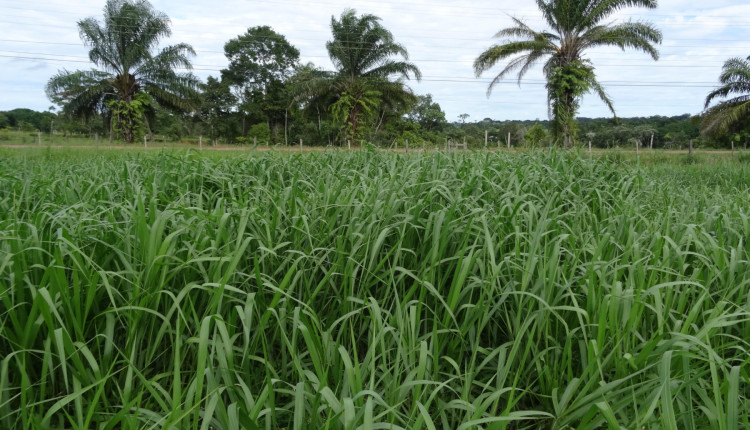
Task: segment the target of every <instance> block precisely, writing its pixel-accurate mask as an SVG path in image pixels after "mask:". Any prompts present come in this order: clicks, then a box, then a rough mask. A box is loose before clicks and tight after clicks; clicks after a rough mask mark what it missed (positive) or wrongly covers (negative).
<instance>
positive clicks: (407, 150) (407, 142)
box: [406, 139, 409, 154]
mask: <svg viewBox="0 0 750 430" xmlns="http://www.w3.org/2000/svg"><path fill="white" fill-rule="evenodd" d="M406 153H407V154H408V153H409V139H406Z"/></svg>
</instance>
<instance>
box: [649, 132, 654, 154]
mask: <svg viewBox="0 0 750 430" xmlns="http://www.w3.org/2000/svg"><path fill="white" fill-rule="evenodd" d="M649 149H651V150H652V151H653V150H654V133H651V147H650V148H649Z"/></svg>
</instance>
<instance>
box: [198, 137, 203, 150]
mask: <svg viewBox="0 0 750 430" xmlns="http://www.w3.org/2000/svg"><path fill="white" fill-rule="evenodd" d="M198 149H200V150H201V151H202V150H203V136H198Z"/></svg>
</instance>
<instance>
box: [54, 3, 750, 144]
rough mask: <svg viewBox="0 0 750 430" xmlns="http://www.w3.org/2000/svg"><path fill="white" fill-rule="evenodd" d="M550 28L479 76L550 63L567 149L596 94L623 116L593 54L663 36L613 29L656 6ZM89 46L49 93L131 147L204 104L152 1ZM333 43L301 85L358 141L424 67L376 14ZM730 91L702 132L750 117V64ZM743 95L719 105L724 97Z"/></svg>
mask: <svg viewBox="0 0 750 430" xmlns="http://www.w3.org/2000/svg"><path fill="white" fill-rule="evenodd" d="M536 3H537V6H538V7H539V9H540V11H541V12H542V15H543V16H544V19H545V21H546V23H547V25H548V26H549V29H548V30H543V31H537V30H535V29H532V28H531V27H530V26H528V25H527V24H526V23H525V22H524V21H522V20H520V19H516V18H512V19H513V25H512V26H511V27H508V28H505V29H503V30H501V31H499V32H498V33H497V34H496V37H498V38H501V39H503V42H502V43H500V44H497V45H494V46H492V47H490V48H489V49H487V50H486V51H484V52H483V53H481V54H480V55H479V57H478V58H477V59H476V61H475V62H474V71H475V73H476V75H477V76H480V75H482V74H483V73H484V72H486V71H488V70H490V69H491V68H493V67H495V66H496V65H498V64H499V63H502V64H504V67H503V69H502V70H501V71H500V72H499V73H498V74H497V75H496V76H495V78H494V79H493V80H492V82H491V83H490V85H489V88H488V93H487V94H488V96H489V94H490V92H491V91H492V89H493V87H494V86H495V84H497V83H498V82H499V81H500V80H501V79H503V78H505V77H507V76H508V75H511V74H514V73H515V74H516V75H517V78H518V81H519V83H520V82H521V80H522V78H523V77H524V75H525V74H526V73H527V72H528V71H529V70H530V69H531V68H532V67H533V66H535V65H537V64H539V63H542V64H543V70H544V75H545V77H546V80H547V94H548V106H549V110H550V116H551V119H552V132H553V137H554V138H555V139H556V140H557V141H558V142H559V143H560V144H563V145H566V146H570V145H572V143H573V141H574V140H575V137H576V130H577V127H576V121H575V117H576V114H577V112H578V108H579V106H580V101H581V98H582V97H583V96H584V95H585V94H587V93H594V94H596V95H597V96H598V97H599V98H600V99H601V100H602V101H603V102H604V103H605V104H606V105H607V107H608V108H609V109H610V110H611V111H612V113H613V114H615V110H614V105H613V102H612V100H611V99H610V98H609V96H608V95H607V93H606V91H605V89H604V88H603V86H602V85H601V84H600V83H599V82H598V81H597V79H596V73H595V68H594V66H593V64H592V63H591V61H589V60H588V59H587V58H586V57H585V53H586V51H587V50H588V49H590V48H596V47H601V46H617V47H620V48H622V49H623V50H624V49H626V48H631V49H636V50H640V51H643V52H645V53H646V54H648V55H649V56H651V57H652V58H653V59H654V60H658V58H659V53H658V51H657V49H656V47H655V45H657V44H659V43H661V41H662V34H661V32H660V31H659V30H658V29H657V28H656V27H655V26H654V25H652V24H651V23H646V22H631V21H629V22H623V23H611V22H607V20H608V19H610V18H611V17H612V15H613V14H614V13H615V12H617V11H619V10H621V9H623V8H625V7H644V8H649V9H654V8H656V7H657V0H536ZM78 27H79V30H80V35H81V38H82V39H83V42H84V44H85V45H86V46H88V47H90V51H89V58H90V60H91V61H92V62H93V63H94V64H95V65H97V66H98V67H99V69H95V70H89V71H75V72H68V71H61V72H59V73H58V74H57V75H55V76H53V77H52V78H51V79H50V81H49V83H48V84H47V94H48V96H49V97H50V98H51V99H52V100H53V101H55V102H58V103H60V104H62V105H63V106H64V110H65V112H67V113H69V114H71V115H74V116H78V117H86V116H92V115H95V114H98V113H103V114H104V115H105V117H107V118H109V119H110V120H111V122H112V124H113V125H114V127H115V129H118V130H120V131H121V132H122V135H123V137H124V138H125V140H128V141H131V142H132V141H133V139H134V129H135V128H136V127H137V126H138V124H139V123H140V122H141V121H142V118H145V117H147V114H148V113H149V111H152V110H153V108H154V103H158V104H159V105H160V106H163V107H166V108H168V109H173V110H177V111H189V110H192V109H195V108H196V103H197V101H198V97H197V96H198V93H199V88H200V81H199V80H198V79H197V78H196V77H195V76H194V75H193V74H191V73H189V72H188V73H178V72H176V71H175V69H178V68H182V69H188V70H189V69H190V68H191V63H190V57H191V56H193V55H195V52H194V51H193V49H192V47H190V46H189V45H187V44H178V45H173V46H168V47H166V48H162V49H161V50H158V51H157V47H158V42H159V41H160V39H162V38H164V37H168V36H169V35H170V34H171V31H170V26H169V19H168V18H167V17H166V15H164V14H162V13H160V12H158V11H155V10H154V9H153V8H152V6H151V5H150V3H148V1H146V0H108V1H107V4H106V6H105V9H104V21H103V23H99V22H98V21H97V20H96V19H94V18H88V19H85V20H82V21H80V22H78ZM331 31H332V36H333V38H332V40H331V41H329V42H328V43H327V44H326V48H327V49H328V54H329V57H330V59H331V61H332V62H333V64H334V66H335V68H336V70H334V71H330V72H325V71H318V72H314V71H313V72H311V73H309V74H307V75H306V78H305V79H301V80H300V81H299V82H296V83H295V85H294V91H295V93H296V95H297V98H298V100H299V101H300V103H303V104H306V105H307V106H315V107H316V108H317V109H321V108H323V109H327V110H328V111H329V112H330V113H331V114H332V116H333V117H334V118H335V119H337V122H338V123H339V124H341V127H342V130H343V133H344V134H345V136H346V138H348V139H357V138H359V137H361V129H362V127H361V125H362V124H363V123H364V122H367V121H371V120H372V116H373V113H374V112H377V111H378V110H379V109H380V108H381V107H383V106H388V105H396V104H399V103H408V102H409V100H413V99H414V95H413V93H412V92H411V90H410V89H409V88H408V87H407V86H406V83H405V81H406V80H409V79H411V78H415V79H417V80H419V79H420V78H421V73H420V71H419V69H418V68H417V67H416V66H415V65H414V64H413V63H410V62H409V61H408V53H407V50H406V48H405V47H404V46H402V45H400V44H398V43H396V42H395V41H394V39H393V35H392V34H391V32H390V31H388V30H387V29H385V28H384V27H383V26H382V24H381V23H380V19H379V18H378V17H377V16H374V15H370V14H365V15H360V16H358V15H357V14H356V12H355V11H354V10H346V11H344V12H343V13H342V15H341V16H340V18H338V19H336V18H335V17H332V18H331ZM720 81H721V84H722V86H721V87H720V88H718V89H717V90H715V91H713V92H711V93H710V94H709V96H708V98H707V99H706V111H705V112H704V122H703V125H704V131H705V132H706V133H724V132H726V131H728V130H730V129H731V128H732V127H735V126H736V125H737V124H738V123H740V122H742V121H744V120H745V119H747V118H748V116H750V57H748V59H747V60H743V59H739V58H735V59H730V60H729V61H727V62H726V64H725V65H724V69H723V72H722V74H721V76H720ZM730 95H734V96H735V97H733V98H731V99H729V100H727V101H725V102H723V103H719V104H718V105H716V106H713V107H710V106H711V103H712V101H714V100H715V99H717V98H722V97H728V96H730Z"/></svg>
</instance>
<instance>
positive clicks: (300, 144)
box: [299, 138, 302, 152]
mask: <svg viewBox="0 0 750 430" xmlns="http://www.w3.org/2000/svg"><path fill="white" fill-rule="evenodd" d="M299 150H300V152H302V138H300V139H299Z"/></svg>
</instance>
